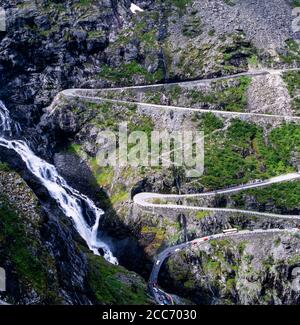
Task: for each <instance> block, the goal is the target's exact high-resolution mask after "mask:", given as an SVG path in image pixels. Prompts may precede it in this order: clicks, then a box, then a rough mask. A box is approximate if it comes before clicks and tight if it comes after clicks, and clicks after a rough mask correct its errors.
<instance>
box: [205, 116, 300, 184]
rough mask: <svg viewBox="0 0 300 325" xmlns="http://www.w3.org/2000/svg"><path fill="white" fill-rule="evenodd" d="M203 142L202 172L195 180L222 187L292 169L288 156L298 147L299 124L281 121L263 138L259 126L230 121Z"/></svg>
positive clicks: (294, 152)
mask: <svg viewBox="0 0 300 325" xmlns="http://www.w3.org/2000/svg"><path fill="white" fill-rule="evenodd" d="M205 145H206V148H205V149H206V151H205V172H204V176H202V177H201V178H200V180H199V183H200V185H202V186H204V187H206V188H210V189H213V188H223V187H226V186H230V185H234V184H236V185H237V184H243V183H247V182H249V181H250V180H253V179H264V178H269V177H272V176H275V175H280V174H284V173H288V172H291V171H294V167H293V166H292V164H291V158H292V155H293V156H294V155H295V154H296V153H297V152H299V150H300V126H298V125H296V124H293V123H290V124H284V125H282V126H281V127H278V128H276V129H273V130H272V131H271V132H270V134H269V136H268V140H267V141H265V137H264V135H263V130H262V128H260V127H258V126H256V125H255V124H251V123H247V122H243V121H241V120H233V121H232V123H231V125H230V127H229V128H228V129H227V131H226V132H220V133H219V134H218V135H215V136H214V137H211V139H210V141H206V144H205Z"/></svg>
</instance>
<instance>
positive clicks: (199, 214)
mask: <svg viewBox="0 0 300 325" xmlns="http://www.w3.org/2000/svg"><path fill="white" fill-rule="evenodd" d="M208 215H209V212H208V211H198V212H197V213H196V215H195V217H196V219H198V220H202V219H203V218H205V217H207V216H208Z"/></svg>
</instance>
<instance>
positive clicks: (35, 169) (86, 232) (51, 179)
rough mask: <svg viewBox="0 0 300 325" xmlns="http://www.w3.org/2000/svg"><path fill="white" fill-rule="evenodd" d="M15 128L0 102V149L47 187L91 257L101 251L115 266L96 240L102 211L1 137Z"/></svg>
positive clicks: (23, 144)
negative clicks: (89, 220)
mask: <svg viewBox="0 0 300 325" xmlns="http://www.w3.org/2000/svg"><path fill="white" fill-rule="evenodd" d="M18 128H19V127H18V126H16V125H15V124H14V123H13V121H12V120H11V119H10V116H9V111H8V110H7V108H6V107H5V105H4V104H3V103H2V102H1V101H0V146H2V147H5V148H7V149H12V150H14V151H15V152H16V153H18V154H19V156H20V157H21V158H22V160H23V161H24V162H25V164H26V166H27V168H28V170H29V171H30V172H31V173H32V174H33V175H35V176H36V177H37V178H38V179H39V180H40V182H41V184H42V185H44V186H45V187H46V188H47V190H48V192H49V194H50V196H51V197H52V198H53V199H55V200H56V202H57V203H58V205H59V206H60V208H61V209H62V211H63V212H64V214H65V215H66V216H67V217H69V218H72V220H73V222H74V224H75V227H76V230H77V231H78V233H79V234H80V236H81V237H82V238H83V239H84V240H85V241H86V243H87V245H88V247H89V248H90V249H91V250H92V251H93V252H94V254H96V255H100V254H99V249H102V250H103V252H104V257H105V259H106V260H108V261H109V262H111V263H113V264H118V261H117V259H116V258H115V257H114V256H113V254H112V252H111V251H110V249H109V247H108V245H106V244H105V243H103V242H102V241H101V240H100V239H99V238H98V228H99V222H100V218H101V216H102V215H103V211H102V210H101V209H99V208H97V207H96V205H95V204H94V202H93V201H92V200H90V199H89V198H88V197H86V196H85V195H82V194H81V193H79V192H78V191H77V190H75V189H73V188H72V187H70V186H69V185H68V184H67V182H66V181H65V180H64V179H63V178H62V177H61V176H60V175H59V174H58V172H57V170H56V168H55V167H54V166H53V165H51V164H49V163H47V162H46V161H44V160H43V159H41V158H39V157H37V156H36V155H35V154H34V153H33V151H32V150H31V149H30V148H29V146H28V145H27V144H26V142H24V141H22V140H10V139H6V138H5V137H4V136H11V134H12V130H13V129H15V130H16V131H17V130H18ZM85 214H88V215H89V216H91V215H92V216H94V218H95V223H94V225H93V226H92V227H90V226H89V225H88V223H87V222H86V220H85V217H84V216H85Z"/></svg>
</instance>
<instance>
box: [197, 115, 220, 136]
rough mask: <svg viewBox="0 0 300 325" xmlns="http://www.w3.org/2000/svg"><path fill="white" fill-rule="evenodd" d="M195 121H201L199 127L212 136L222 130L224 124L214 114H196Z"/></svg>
mask: <svg viewBox="0 0 300 325" xmlns="http://www.w3.org/2000/svg"><path fill="white" fill-rule="evenodd" d="M194 120H196V121H197V120H200V123H199V124H198V127H199V129H200V130H203V131H204V134H210V133H212V132H213V131H215V130H219V129H221V128H222V127H223V126H224V124H223V121H222V120H221V119H219V118H218V117H217V116H216V115H215V114H214V113H205V114H202V115H200V114H199V113H196V114H195V117H194Z"/></svg>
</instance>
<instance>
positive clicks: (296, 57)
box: [280, 39, 300, 64]
mask: <svg viewBox="0 0 300 325" xmlns="http://www.w3.org/2000/svg"><path fill="white" fill-rule="evenodd" d="M280 58H281V60H282V61H283V62H285V63H288V64H293V63H299V62H300V47H299V44H298V43H297V42H296V41H295V40H293V39H288V40H287V41H286V53H285V54H281V55H280Z"/></svg>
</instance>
